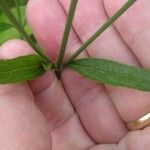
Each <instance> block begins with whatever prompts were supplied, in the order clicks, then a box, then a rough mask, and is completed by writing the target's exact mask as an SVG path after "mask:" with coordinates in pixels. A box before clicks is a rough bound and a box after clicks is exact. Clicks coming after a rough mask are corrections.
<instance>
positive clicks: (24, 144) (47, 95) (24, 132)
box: [0, 0, 150, 150]
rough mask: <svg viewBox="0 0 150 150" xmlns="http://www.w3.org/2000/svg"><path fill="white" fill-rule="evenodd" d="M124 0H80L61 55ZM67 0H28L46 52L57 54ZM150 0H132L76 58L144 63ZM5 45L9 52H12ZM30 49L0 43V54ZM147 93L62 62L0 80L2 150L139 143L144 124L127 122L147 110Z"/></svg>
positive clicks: (149, 134) (136, 146) (117, 149)
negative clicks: (58, 68)
mask: <svg viewBox="0 0 150 150" xmlns="http://www.w3.org/2000/svg"><path fill="white" fill-rule="evenodd" d="M123 3H125V0H119V1H118V0H103V1H102V0H79V3H78V8H77V12H76V16H75V19H74V23H73V29H72V31H71V35H70V39H69V43H68V47H67V51H66V56H65V59H67V58H68V57H69V56H70V55H71V53H73V52H74V50H75V49H77V48H78V47H79V46H80V44H81V43H82V42H84V41H85V40H86V39H87V38H88V37H89V36H90V35H91V34H92V33H93V32H94V31H96V29H97V28H98V26H99V24H101V23H103V22H104V21H105V20H106V19H107V17H108V16H111V15H112V14H113V13H114V12H115V11H116V10H117V9H118V8H120V6H121V5H122V4H123ZM68 6H69V1H67V0H59V1H58V0H29V2H28V6H27V20H28V23H29V25H30V27H31V28H32V31H33V33H34V35H35V37H36V39H37V40H38V42H39V44H40V45H41V47H42V48H43V49H44V50H45V52H46V54H47V55H48V56H49V57H50V58H51V59H52V60H53V61H56V57H57V54H58V51H59V46H60V42H61V37H62V33H63V28H64V24H65V19H66V12H67V10H68ZM149 10H150V1H148V0H147V1H146V0H138V1H137V2H136V3H135V4H134V6H133V7H132V8H130V9H129V10H128V12H126V14H124V15H123V16H122V17H121V18H120V19H119V20H118V21H117V22H116V23H115V25H114V26H113V27H111V28H109V29H108V30H107V31H106V32H105V33H104V34H103V35H102V36H101V37H100V38H98V39H97V40H96V41H95V42H94V43H93V44H92V45H90V46H89V47H88V48H87V50H86V52H83V53H82V54H81V55H80V57H89V56H90V57H98V58H102V57H103V58H108V59H112V60H116V61H119V62H121V63H127V64H130V65H136V66H139V67H144V68H150V59H149V56H150V51H149V49H150V45H149V40H150V29H149V26H150V15H149ZM10 50H11V52H10ZM30 53H33V50H32V49H31V48H30V46H29V45H28V44H27V43H26V42H24V41H21V40H11V41H8V42H6V43H5V44H4V45H2V46H1V47H0V57H1V58H3V59H6V58H7V59H10V58H15V57H17V56H20V55H27V54H30ZM149 100H150V93H148V92H142V91H138V90H133V89H126V88H121V87H114V86H104V85H100V84H97V83H94V82H93V81H89V80H86V79H84V78H82V77H81V76H80V75H79V74H77V73H75V72H74V71H72V70H69V69H65V70H64V71H63V73H62V79H61V82H60V81H58V80H57V78H56V76H55V74H54V72H53V71H49V72H47V73H46V74H44V75H43V76H42V77H40V78H39V79H37V80H34V81H30V82H28V83H20V84H9V85H0V122H1V123H0V149H1V150H8V149H9V150H27V149H28V150H144V149H149V148H150V142H149V141H150V127H147V128H145V129H143V130H139V131H129V130H128V129H127V127H126V126H125V124H126V123H127V122H130V121H133V120H137V119H138V118H140V117H142V116H143V115H145V114H147V113H148V112H150V101H149Z"/></svg>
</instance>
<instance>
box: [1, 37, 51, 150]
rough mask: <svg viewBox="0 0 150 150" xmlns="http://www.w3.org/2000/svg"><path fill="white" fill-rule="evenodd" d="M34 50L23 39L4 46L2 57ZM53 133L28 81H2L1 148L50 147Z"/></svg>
mask: <svg viewBox="0 0 150 150" xmlns="http://www.w3.org/2000/svg"><path fill="white" fill-rule="evenodd" d="M29 53H32V50H31V48H30V47H29V46H28V45H27V44H26V43H25V42H24V41H20V40H12V41H8V42H6V43H5V44H4V45H2V46H1V47H0V58H2V59H10V58H14V57H17V56H20V55H27V54H29ZM50 146H51V144H50V137H49V134H48V128H47V124H46V121H45V120H44V117H43V116H42V114H41V112H40V111H39V110H38V108H37V107H36V105H35V103H34V97H33V95H32V92H31V90H30V88H29V86H28V85H27V83H17V84H7V85H0V149H1V150H4V149H9V150H27V149H31V150H34V149H42V150H48V149H50Z"/></svg>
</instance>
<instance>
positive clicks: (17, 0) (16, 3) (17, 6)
mask: <svg viewBox="0 0 150 150" xmlns="http://www.w3.org/2000/svg"><path fill="white" fill-rule="evenodd" d="M14 1H15V5H16V9H17V15H18V20H19V22H20V24H22V18H21V11H20V6H19V1H20V0H14Z"/></svg>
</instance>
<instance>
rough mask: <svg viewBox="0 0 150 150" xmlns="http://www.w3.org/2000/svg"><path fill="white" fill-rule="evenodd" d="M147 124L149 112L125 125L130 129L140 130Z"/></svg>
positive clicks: (148, 124)
mask: <svg viewBox="0 0 150 150" xmlns="http://www.w3.org/2000/svg"><path fill="white" fill-rule="evenodd" d="M148 126H150V113H148V114H147V115H145V116H143V117H142V118H140V119H138V120H135V121H132V122H129V123H127V127H128V128H129V129H130V130H141V129H144V128H146V127H148Z"/></svg>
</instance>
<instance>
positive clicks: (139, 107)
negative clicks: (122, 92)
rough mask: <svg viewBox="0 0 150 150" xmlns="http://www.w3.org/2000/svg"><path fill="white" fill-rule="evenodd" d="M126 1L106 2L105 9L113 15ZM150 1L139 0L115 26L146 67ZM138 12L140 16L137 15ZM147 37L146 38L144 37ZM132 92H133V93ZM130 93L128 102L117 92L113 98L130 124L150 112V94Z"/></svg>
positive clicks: (127, 98) (107, 0)
mask: <svg viewBox="0 0 150 150" xmlns="http://www.w3.org/2000/svg"><path fill="white" fill-rule="evenodd" d="M124 2H125V1H124V0H122V1H115V0H113V1H111V2H110V0H106V1H105V7H106V10H107V12H108V14H109V15H112V13H114V11H116V10H117V9H118V8H119V7H120V6H121V5H122V4H123V3H124ZM149 6H150V5H149V1H142V0H139V1H137V2H136V3H135V5H134V6H133V7H132V8H130V9H129V10H128V12H127V13H126V14H124V15H123V16H122V17H121V18H120V20H118V21H117V22H116V24H115V27H116V28H117V29H118V32H119V33H120V34H121V36H122V38H123V39H124V40H125V42H126V43H127V44H128V46H129V47H130V48H131V51H132V52H133V53H134V54H135V55H136V57H137V58H138V60H139V61H140V64H142V66H144V67H149V66H150V61H149V59H148V56H149V54H150V52H149V51H148V49H149V43H148V39H150V32H148V28H147V26H148V25H150V21H149V19H148V16H149V15H148V14H147V12H148V11H149ZM137 12H138V15H137ZM144 35H145V36H144ZM131 92H132V91H131ZM131 92H129V94H130V97H128V96H127V95H126V96H124V97H125V99H126V100H124V99H122V98H121V99H120V98H119V96H118V95H116V94H115V92H112V96H113V97H114V99H115V103H116V106H117V108H118V111H119V112H120V114H121V115H122V116H123V118H124V120H125V121H127V122H129V121H132V120H136V119H138V118H140V117H141V116H143V115H145V114H146V113H148V112H150V101H149V97H150V93H146V92H140V91H135V90H133V93H131Z"/></svg>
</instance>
